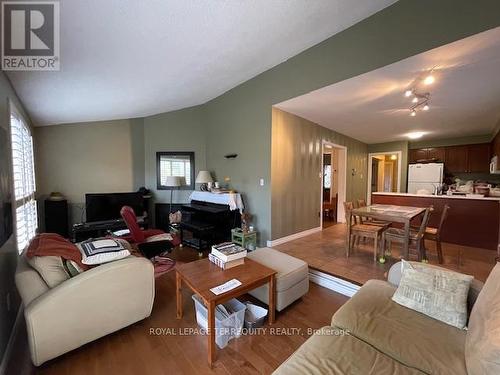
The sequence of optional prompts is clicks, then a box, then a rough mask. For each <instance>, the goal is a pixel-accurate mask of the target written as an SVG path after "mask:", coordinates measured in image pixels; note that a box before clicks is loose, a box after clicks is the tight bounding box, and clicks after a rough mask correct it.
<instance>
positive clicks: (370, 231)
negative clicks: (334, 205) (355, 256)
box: [344, 202, 385, 261]
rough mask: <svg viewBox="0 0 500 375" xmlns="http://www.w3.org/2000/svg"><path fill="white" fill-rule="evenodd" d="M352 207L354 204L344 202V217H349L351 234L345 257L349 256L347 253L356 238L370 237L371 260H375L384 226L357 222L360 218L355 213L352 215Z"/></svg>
mask: <svg viewBox="0 0 500 375" xmlns="http://www.w3.org/2000/svg"><path fill="white" fill-rule="evenodd" d="M353 209H354V205H353V203H352V202H344V210H345V213H346V217H351V235H350V236H349V238H348V239H347V241H348V244H347V257H349V253H350V251H351V248H352V246H353V244H355V243H356V239H359V238H372V239H373V260H374V261H377V255H378V245H379V240H380V239H381V238H382V232H383V231H384V229H385V228H384V227H379V226H375V225H369V224H363V223H362V222H359V221H360V220H361V219H360V218H357V217H356V216H355V215H352V210H353ZM353 220H354V221H353Z"/></svg>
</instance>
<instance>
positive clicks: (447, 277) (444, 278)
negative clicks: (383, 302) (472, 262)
mask: <svg viewBox="0 0 500 375" xmlns="http://www.w3.org/2000/svg"><path fill="white" fill-rule="evenodd" d="M401 267H402V277H401V282H400V284H399V286H398V289H397V290H396V293H394V295H393V297H392V300H393V301H394V302H396V303H398V304H400V305H402V306H405V307H408V308H409V309H412V310H415V311H418V312H420V313H422V314H425V315H427V316H429V317H431V318H434V319H437V320H440V321H442V322H444V323H446V324H449V325H451V326H454V327H457V328H460V329H463V328H465V325H466V324H467V295H468V293H469V288H470V284H471V282H472V280H473V277H472V276H469V275H464V274H461V273H458V272H453V271H447V270H444V269H438V268H434V267H432V268H431V267H425V266H423V267H418V266H415V267H413V266H412V265H411V264H410V263H408V262H405V261H402V262H401Z"/></svg>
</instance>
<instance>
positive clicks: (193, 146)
mask: <svg viewBox="0 0 500 375" xmlns="http://www.w3.org/2000/svg"><path fill="white" fill-rule="evenodd" d="M206 138H207V128H206V126H205V115H204V113H203V107H202V106H196V107H190V108H185V109H182V110H179V111H174V112H168V113H162V114H159V115H155V116H150V117H146V118H144V162H145V169H144V170H145V186H146V187H147V188H148V189H151V191H152V192H153V193H154V197H155V202H157V203H158V202H164V203H167V202H170V190H157V189H156V152H158V151H194V153H195V161H194V164H195V177H196V174H197V173H198V171H200V170H205V169H206V167H207V163H206V144H207V142H206ZM190 193H191V191H188V190H178V191H174V193H173V197H172V198H173V202H174V203H185V202H187V201H188V197H189V194H190Z"/></svg>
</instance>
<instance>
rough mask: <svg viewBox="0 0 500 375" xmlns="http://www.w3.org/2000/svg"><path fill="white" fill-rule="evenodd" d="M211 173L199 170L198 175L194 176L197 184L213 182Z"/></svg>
mask: <svg viewBox="0 0 500 375" xmlns="http://www.w3.org/2000/svg"><path fill="white" fill-rule="evenodd" d="M213 181H214V180H213V179H212V175H211V174H210V172H209V171H199V172H198V176H196V183H197V184H207V183H209V182H213Z"/></svg>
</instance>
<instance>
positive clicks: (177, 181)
mask: <svg viewBox="0 0 500 375" xmlns="http://www.w3.org/2000/svg"><path fill="white" fill-rule="evenodd" d="M183 179H184V177H179V176H167V180H166V181H165V186H167V187H169V188H171V189H170V209H169V213H172V199H173V193H174V189H173V188H179V186H182V185H183Z"/></svg>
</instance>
